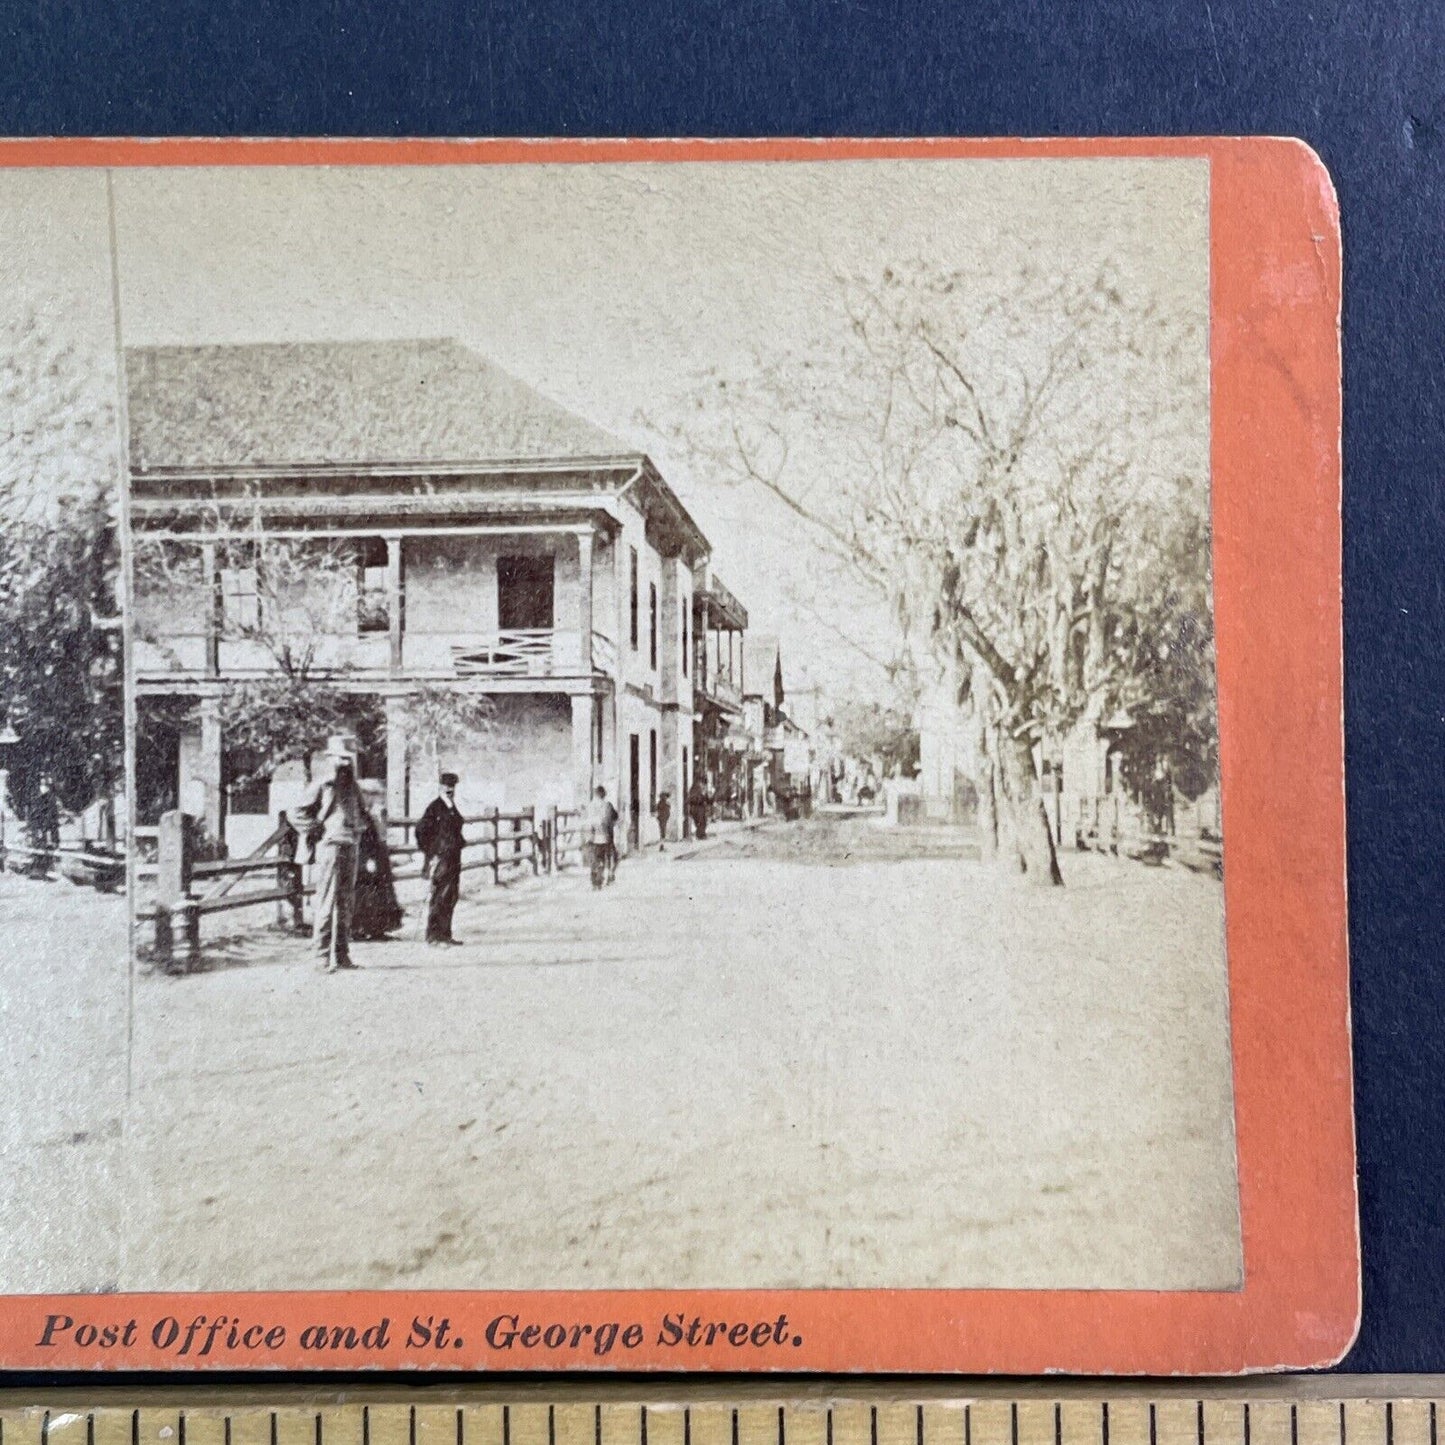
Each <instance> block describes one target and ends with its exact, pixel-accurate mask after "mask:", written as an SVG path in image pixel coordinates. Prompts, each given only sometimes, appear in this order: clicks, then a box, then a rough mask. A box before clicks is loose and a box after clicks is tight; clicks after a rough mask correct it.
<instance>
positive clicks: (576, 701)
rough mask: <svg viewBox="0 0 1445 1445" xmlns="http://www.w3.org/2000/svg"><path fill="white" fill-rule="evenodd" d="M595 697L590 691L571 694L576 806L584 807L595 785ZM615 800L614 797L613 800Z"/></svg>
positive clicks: (573, 775)
mask: <svg viewBox="0 0 1445 1445" xmlns="http://www.w3.org/2000/svg"><path fill="white" fill-rule="evenodd" d="M596 708H597V699H596V698H594V697H593V696H592V694H591V693H590V692H574V693H573V694H572V777H573V779H574V784H575V786H576V789H577V799H576V801H577V806H578V807H579V808H583V807H586V805H587V799H588V798H590V797H591V796H592V789H593V788H595V787H596V786H597V783H596V769H595V765H594V763H593V761H592V759H593V751H592V738H593V728H594V727H595V726H596V722H595V718H596ZM616 801H617V800H616V799H615V798H614V799H613V802H614V803H615V802H616Z"/></svg>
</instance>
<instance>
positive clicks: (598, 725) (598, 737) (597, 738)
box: [592, 698, 602, 764]
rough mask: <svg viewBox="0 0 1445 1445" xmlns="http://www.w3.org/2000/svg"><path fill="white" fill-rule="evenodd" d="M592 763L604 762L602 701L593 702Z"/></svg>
mask: <svg viewBox="0 0 1445 1445" xmlns="http://www.w3.org/2000/svg"><path fill="white" fill-rule="evenodd" d="M592 761H593V762H594V763H598V764H600V763H601V762H602V699H601V698H594V699H593V700H592Z"/></svg>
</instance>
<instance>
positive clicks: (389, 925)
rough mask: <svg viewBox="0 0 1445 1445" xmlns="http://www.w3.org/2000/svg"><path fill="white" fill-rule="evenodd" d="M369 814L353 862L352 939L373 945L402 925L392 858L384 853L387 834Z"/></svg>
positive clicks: (374, 813) (375, 815)
mask: <svg viewBox="0 0 1445 1445" xmlns="http://www.w3.org/2000/svg"><path fill="white" fill-rule="evenodd" d="M377 816H378V815H377V812H376V810H375V809H373V810H372V812H371V815H370V816H369V817H368V818H367V820H366V825H365V827H363V828H362V830H361V846H360V847H359V848H358V850H357V858H356V891H355V892H354V893H353V895H352V904H351V936H352V937H353V938H361V939H368V940H371V941H375V940H377V939H381V938H385V937H386V935H387V934H388V933H395V932H396V930H397V929H398V928H400V927H401V923H402V911H401V904H400V903H398V902H397V898H396V880H395V879H394V878H393V877H392V872H391V855H390V854H389V853H388V852H387V851H386V833H385V832H384V831H383V827H382V825H380V824H378V822H377Z"/></svg>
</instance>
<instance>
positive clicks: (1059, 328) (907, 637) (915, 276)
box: [674, 265, 1214, 883]
mask: <svg viewBox="0 0 1445 1445" xmlns="http://www.w3.org/2000/svg"><path fill="white" fill-rule="evenodd" d="M841 285H842V288H843V295H844V303H845V306H846V310H847V315H848V318H849V337H850V345H849V348H848V350H847V352H846V353H845V354H844V355H843V356H841V357H809V356H796V355H795V356H788V357H785V358H783V359H781V360H778V361H775V362H771V363H767V364H763V365H760V366H759V367H758V368H757V370H756V371H755V372H754V373H753V374H751V375H750V376H748V377H747V378H745V379H742V380H738V379H735V378H729V377H724V376H720V375H717V374H716V373H713V374H711V375H710V376H709V377H707V378H706V380H705V381H704V382H703V384H702V385H701V386H700V387H699V388H698V390H697V392H696V394H695V396H694V397H693V405H692V408H691V412H690V415H689V416H688V417H687V419H686V420H685V421H684V422H683V423H681V424H680V425H679V426H678V427H677V428H675V429H674V432H675V435H677V436H678V437H679V438H680V439H681V440H682V441H684V442H685V443H686V444H688V445H689V446H691V447H692V448H693V449H694V450H695V451H697V452H699V453H701V454H703V455H705V456H706V457H707V458H708V459H709V460H710V461H711V462H712V463H713V464H714V466H715V467H717V468H719V469H720V470H721V471H722V472H723V473H724V474H725V475H731V476H733V477H734V478H736V479H739V480H745V481H747V482H750V483H752V484H756V485H759V486H761V487H763V488H764V489H766V490H767V491H768V492H770V493H771V494H772V495H773V496H774V497H776V498H777V499H778V500H780V501H781V502H782V503H783V504H784V505H785V506H786V507H788V508H789V509H790V510H791V511H792V512H794V513H795V514H796V515H797V516H799V517H801V518H803V519H804V520H805V521H807V522H808V523H809V524H810V525H811V526H812V527H813V528H814V530H815V533H816V535H817V536H818V537H819V538H820V539H821V541H822V542H823V543H824V545H825V546H826V547H828V548H829V549H831V550H832V551H833V552H834V553H835V554H836V555H837V556H839V557H840V558H842V559H844V560H845V561H846V563H847V564H848V565H849V567H850V568H851V569H852V571H853V572H854V574H855V575H856V576H857V577H859V578H860V579H862V581H863V582H864V584H865V585H867V586H868V587H870V588H872V589H873V590H874V592H875V593H876V594H877V595H878V596H879V597H881V598H884V599H886V600H887V603H888V605H889V606H890V607H891V609H892V611H893V615H894V616H895V618H896V620H897V624H898V629H899V636H900V639H901V644H900V652H901V653H902V654H903V655H904V657H905V658H906V659H908V660H909V661H910V662H911V663H912V665H913V667H914V669H915V671H917V672H919V673H921V674H924V675H927V674H928V673H929V672H930V670H932V669H936V668H938V667H939V666H941V667H942V668H943V669H944V673H945V676H949V677H952V678H953V679H954V682H953V686H954V687H955V690H956V694H955V695H956V697H957V702H958V706H959V707H960V708H962V709H963V710H964V711H965V712H966V713H967V714H968V716H969V717H970V718H971V720H972V722H973V724H974V726H975V727H976V730H977V731H976V736H977V739H978V744H979V746H978V749H977V753H978V758H979V768H978V777H977V778H976V780H975V782H976V786H977V788H978V792H979V795H980V798H981V800H982V813H983V831H984V836H985V844H986V845H989V844H994V845H997V846H998V848H999V850H1000V854H1001V856H1003V857H1005V858H1007V859H1008V860H1009V861H1010V862H1012V863H1013V864H1014V865H1015V866H1017V867H1018V868H1019V869H1020V870H1021V871H1023V872H1024V873H1026V874H1027V875H1028V876H1029V877H1030V879H1031V880H1033V881H1037V882H1042V883H1061V882H1062V876H1061V873H1060V870H1059V864H1058V859H1057V855H1056V852H1055V848H1054V840H1053V838H1052V836H1051V833H1050V830H1049V826H1048V822H1047V816H1046V814H1045V811H1044V808H1043V804H1042V798H1041V795H1040V789H1039V775H1038V766H1037V754H1038V750H1039V749H1040V747H1041V746H1043V745H1047V744H1048V743H1049V742H1050V741H1051V740H1055V739H1059V738H1062V737H1063V736H1065V735H1066V734H1068V733H1069V732H1070V730H1071V729H1073V728H1074V727H1076V726H1079V725H1088V724H1090V723H1091V722H1097V721H1098V720H1100V719H1102V718H1103V717H1104V716H1105V715H1106V714H1107V713H1108V712H1109V711H1111V710H1113V709H1115V708H1117V707H1120V706H1123V705H1125V704H1126V703H1128V704H1131V705H1133V706H1136V707H1138V708H1140V709H1141V710H1144V711H1146V712H1148V713H1149V714H1150V715H1151V716H1158V717H1159V718H1161V719H1163V718H1166V717H1170V716H1172V717H1174V719H1175V720H1176V721H1178V720H1180V719H1182V718H1184V717H1185V716H1186V715H1187V717H1188V718H1189V719H1191V720H1192V726H1194V727H1195V728H1196V730H1197V731H1198V732H1199V733H1200V736H1199V737H1198V738H1197V739H1196V743H1197V746H1198V747H1199V748H1202V749H1203V751H1204V752H1205V753H1206V754H1207V752H1208V749H1209V747H1210V746H1212V745H1211V743H1210V742H1209V737H1210V736H1212V729H1213V726H1214V724H1213V713H1212V669H1205V670H1204V671H1203V672H1202V673H1201V672H1200V671H1199V670H1198V669H1199V667H1200V665H1201V662H1200V659H1201V657H1202V656H1203V653H1204V651H1205V639H1207V638H1210V637H1212V624H1211V622H1210V612H1209V606H1210V604H1209V590H1208V545H1207V538H1208V530H1207V526H1208V524H1207V517H1208V486H1207V476H1206V475H1205V474H1204V471H1203V463H1202V460H1201V458H1202V457H1203V455H1204V447H1203V445H1202V442H1201V437H1202V435H1203V427H1204V421H1205V417H1204V411H1203V407H1202V406H1201V398H1203V397H1204V396H1206V395H1207V375H1206V366H1207V348H1206V346H1205V344H1204V339H1203V337H1202V335H1201V334H1200V332H1199V330H1198V329H1197V328H1196V327H1194V326H1193V325H1191V324H1188V323H1185V322H1183V321H1181V320H1179V319H1178V318H1177V317H1174V316H1172V315H1170V314H1167V313H1165V312H1164V311H1162V310H1161V308H1160V307H1159V306H1158V305H1157V303H1156V302H1155V301H1154V300H1153V299H1152V298H1150V297H1148V296H1145V295H1138V294H1133V293H1131V292H1130V291H1128V290H1127V288H1125V287H1124V286H1123V285H1122V284H1121V283H1120V282H1119V281H1118V279H1117V278H1115V277H1114V276H1113V275H1112V274H1111V273H1110V272H1109V271H1108V270H1107V269H1105V270H1102V271H1089V272H1080V273H1078V274H1074V275H1065V276H1057V275H1043V274H1040V273H1038V272H1037V271H1035V270H1034V269H1033V268H1031V267H1030V266H1028V265H1024V266H1021V267H1019V268H1018V269H1017V270H1016V271H1015V272H1014V273H1013V274H1012V275H1011V276H1009V277H1008V278H1006V279H1005V280H1003V281H1002V282H1001V281H1000V280H999V278H998V276H997V275H996V274H993V275H985V274H983V273H981V272H968V271H946V272H945V271H939V270H937V269H935V268H929V267H926V266H922V267H915V268H911V269H904V268H890V269H888V270H885V271H884V272H883V273H882V275H881V276H879V277H876V278H871V277H856V276H855V277H848V278H844V279H843V280H842V282H841ZM820 455H821V456H822V457H824V458H825V461H826V465H824V466H821V467H820V466H819V465H818V464H817V459H818V457H819V456H820ZM800 456H802V457H805V458H810V459H811V461H812V464H811V465H808V464H806V463H805V464H803V465H800V464H799V461H798V458H799V457H800ZM1175 575H1178V576H1182V578H1183V579H1184V582H1183V586H1182V587H1180V588H1175V589H1174V590H1173V591H1171V590H1170V588H1169V587H1168V586H1167V585H1165V584H1166V581H1167V579H1168V578H1170V577H1171V576H1175ZM1169 639H1173V640H1174V642H1173V643H1171V642H1170V641H1169ZM1174 644H1180V645H1179V646H1178V647H1177V649H1175V646H1174ZM1171 659H1172V660H1171ZM1191 668H1193V669H1194V670H1193V671H1191V670H1190V669H1191ZM1206 694H1207V696H1208V698H1209V706H1208V707H1207V708H1205V707H1203V706H1202V699H1203V698H1204V697H1205V695H1206ZM1171 699H1172V701H1171ZM1171 709H1173V710H1174V711H1173V713H1172V714H1171V712H1170V710H1171ZM1180 745H1181V746H1184V745H1186V742H1185V741H1184V740H1181V743H1180Z"/></svg>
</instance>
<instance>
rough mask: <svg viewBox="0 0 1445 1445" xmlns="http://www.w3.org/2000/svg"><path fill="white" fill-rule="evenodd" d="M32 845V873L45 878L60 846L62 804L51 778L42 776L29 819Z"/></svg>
mask: <svg viewBox="0 0 1445 1445" xmlns="http://www.w3.org/2000/svg"><path fill="white" fill-rule="evenodd" d="M27 831H28V832H29V835H30V846H31V847H32V848H33V849H35V852H33V853H32V854H31V855H30V873H31V876H32V877H35V878H45V877H47V876H48V875H49V873H50V867H51V864H52V863H53V862H54V861H55V860H54V856H53V855H54V854H55V852H56V851H57V850H58V849H59V847H60V804H59V803H58V802H57V801H56V797H55V790H54V789H53V788H52V787H51V786H50V779H49V778H41V780H40V783H39V785H38V787H37V788H36V792H35V801H34V803H33V804H32V805H31V808H30V817H29V818H28V819H27Z"/></svg>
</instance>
